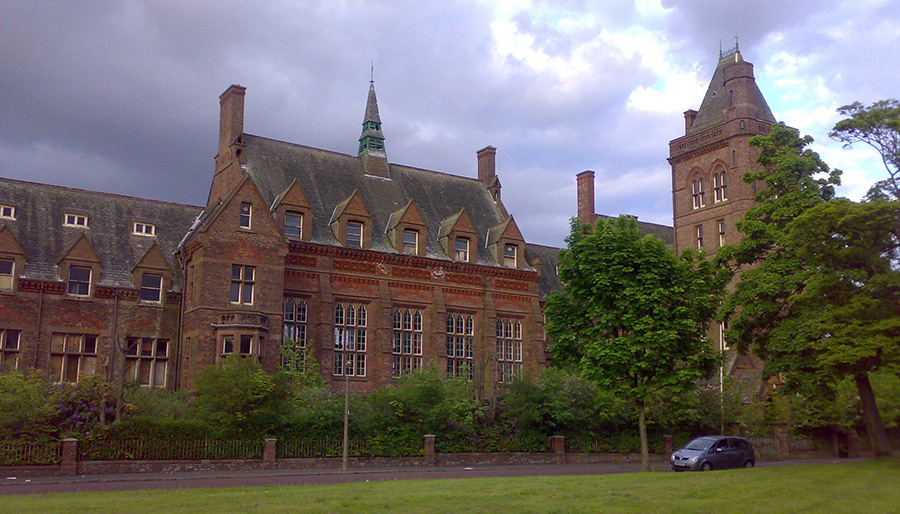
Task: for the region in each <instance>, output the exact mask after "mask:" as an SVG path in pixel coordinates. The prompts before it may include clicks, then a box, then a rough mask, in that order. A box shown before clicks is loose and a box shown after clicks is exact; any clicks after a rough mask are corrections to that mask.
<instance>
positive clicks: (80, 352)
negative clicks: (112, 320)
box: [50, 332, 100, 384]
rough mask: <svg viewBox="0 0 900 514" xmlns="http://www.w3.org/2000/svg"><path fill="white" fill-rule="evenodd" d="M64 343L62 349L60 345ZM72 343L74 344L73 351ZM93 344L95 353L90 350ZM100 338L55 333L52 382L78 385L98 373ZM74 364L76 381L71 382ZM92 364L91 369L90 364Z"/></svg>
mask: <svg viewBox="0 0 900 514" xmlns="http://www.w3.org/2000/svg"><path fill="white" fill-rule="evenodd" d="M60 340H61V341H62V347H61V348H60V347H59V345H58V342H59V341H60ZM70 341H71V342H72V343H74V345H75V348H74V349H73V348H72V346H71V345H70ZM88 341H90V342H91V347H92V348H93V351H91V350H90V349H89V346H88ZM99 347H100V337H99V336H98V335H96V334H80V333H70V332H54V333H53V334H52V339H51V343H50V381H51V382H53V383H57V384H77V383H79V382H81V380H82V379H83V378H85V377H86V376H89V375H94V374H96V373H97V366H98V364H99V362H98V361H99V352H98V349H99ZM73 362H74V367H75V369H74V374H75V380H69V378H70V374H71V371H72V369H71V366H72V363H73ZM88 363H90V367H89V364H88Z"/></svg>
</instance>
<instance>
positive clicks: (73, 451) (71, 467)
mask: <svg viewBox="0 0 900 514" xmlns="http://www.w3.org/2000/svg"><path fill="white" fill-rule="evenodd" d="M77 459H78V439H74V438H71V437H70V438H68V439H63V441H62V460H61V461H60V463H59V470H60V472H62V474H63V475H75V474H77V473H78V462H77Z"/></svg>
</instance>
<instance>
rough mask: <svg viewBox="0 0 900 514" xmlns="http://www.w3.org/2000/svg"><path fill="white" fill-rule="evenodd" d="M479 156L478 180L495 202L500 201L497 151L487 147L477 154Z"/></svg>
mask: <svg viewBox="0 0 900 514" xmlns="http://www.w3.org/2000/svg"><path fill="white" fill-rule="evenodd" d="M475 154H476V155H477V156H478V180H480V181H481V183H482V184H484V186H485V187H487V188H488V190H489V191H490V192H491V196H493V197H494V199H495V200H499V199H500V180H499V179H498V178H497V149H496V148H495V147H493V146H486V147H484V148H482V149H481V150H478V151H477V152H475Z"/></svg>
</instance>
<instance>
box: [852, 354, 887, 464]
mask: <svg viewBox="0 0 900 514" xmlns="http://www.w3.org/2000/svg"><path fill="white" fill-rule="evenodd" d="M854 379H855V380H856V389H857V390H858V391H859V402H860V403H861V404H862V411H863V419H864V420H865V421H866V432H868V433H869V439H870V440H871V441H872V450H873V451H874V452H875V456H876V457H887V456H888V455H890V454H891V446H890V443H889V442H888V437H887V432H885V430H884V424H883V423H882V422H881V416H880V415H879V414H878V405H877V404H876V403H875V393H874V392H873V391H872V384H871V383H870V382H869V374H868V373H865V372H863V373H860V374H858V375H856V376H855V377H854Z"/></svg>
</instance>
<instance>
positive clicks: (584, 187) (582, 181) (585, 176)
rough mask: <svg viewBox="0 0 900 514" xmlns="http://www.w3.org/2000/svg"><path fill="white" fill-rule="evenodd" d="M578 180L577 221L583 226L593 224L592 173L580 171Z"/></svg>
mask: <svg viewBox="0 0 900 514" xmlns="http://www.w3.org/2000/svg"><path fill="white" fill-rule="evenodd" d="M577 179H578V219H579V220H580V221H581V222H582V223H585V224H588V225H591V224H593V223H594V172H593V171H591V170H587V171H582V172H581V173H579V174H578V175H577Z"/></svg>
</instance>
